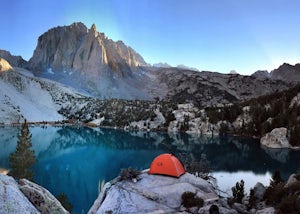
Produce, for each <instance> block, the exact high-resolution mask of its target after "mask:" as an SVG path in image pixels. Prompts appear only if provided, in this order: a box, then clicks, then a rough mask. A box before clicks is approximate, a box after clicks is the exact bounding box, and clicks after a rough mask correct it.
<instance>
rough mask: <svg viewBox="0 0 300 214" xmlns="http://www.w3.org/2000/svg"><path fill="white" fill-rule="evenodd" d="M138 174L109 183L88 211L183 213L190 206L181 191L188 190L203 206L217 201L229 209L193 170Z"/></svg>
mask: <svg viewBox="0 0 300 214" xmlns="http://www.w3.org/2000/svg"><path fill="white" fill-rule="evenodd" d="M139 178H140V179H139V180H138V181H137V182H132V181H131V180H125V181H117V182H114V183H112V182H109V183H107V184H106V185H105V186H104V189H103V190H102V191H101V193H100V194H99V196H98V198H97V200H96V201H95V203H94V205H93V206H92V207H91V209H90V210H89V212H88V213H89V214H100V213H184V212H185V211H188V210H185V208H184V207H182V200H181V195H182V193H184V192H186V191H190V192H194V193H196V195H197V196H198V197H200V198H202V199H203V200H204V206H208V205H210V204H218V206H220V210H226V211H229V209H227V208H224V209H223V208H222V207H221V205H220V204H219V203H218V200H219V199H220V198H219V197H218V196H217V194H216V192H215V190H214V188H213V186H212V185H211V184H210V183H208V182H207V181H206V180H203V179H201V178H199V177H196V176H194V175H192V174H189V173H185V174H184V175H182V176H181V177H179V178H173V177H168V176H162V175H148V173H147V172H143V173H142V174H141V175H140V177H139ZM225 213H226V212H225Z"/></svg>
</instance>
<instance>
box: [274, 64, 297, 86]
mask: <svg viewBox="0 0 300 214" xmlns="http://www.w3.org/2000/svg"><path fill="white" fill-rule="evenodd" d="M270 75H271V78H272V79H279V80H283V81H286V82H297V83H298V82H300V64H296V65H290V64H288V63H284V64H282V65H281V66H279V68H277V69H274V70H273V71H271V73H270Z"/></svg>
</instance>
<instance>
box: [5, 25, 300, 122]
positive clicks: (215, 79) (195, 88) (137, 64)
mask: <svg viewBox="0 0 300 214" xmlns="http://www.w3.org/2000/svg"><path fill="white" fill-rule="evenodd" d="M0 54H2V55H3V58H5V59H6V60H7V61H8V62H11V63H12V65H13V66H12V67H13V68H14V70H15V72H17V73H19V74H20V75H25V76H26V77H27V78H28V77H30V78H31V79H32V78H36V80H37V79H38V81H44V79H41V78H40V77H42V78H47V79H50V80H53V82H52V83H53V84H55V83H56V82H59V83H62V84H64V85H66V86H69V87H72V88H74V90H75V91H80V93H81V94H85V95H88V96H91V97H94V98H97V99H102V100H103V99H112V98H117V99H125V100H136V99H138V100H148V101H149V100H158V99H159V100H164V101H167V102H173V103H194V104H195V105H196V106H203V107H205V106H216V105H223V104H225V103H232V102H236V101H241V100H247V99H250V98H254V97H258V96H261V95H265V94H269V93H273V92H275V91H281V90H285V89H287V88H289V87H291V86H292V85H293V84H294V83H291V81H289V79H291V78H290V76H289V73H291V74H294V75H295V77H294V78H292V79H294V80H296V79H297V77H296V76H297V74H298V70H297V69H298V65H296V66H288V65H284V66H282V67H280V68H278V69H277V70H278V71H276V70H274V71H272V72H271V74H270V76H271V78H267V77H268V76H269V74H268V73H267V72H263V71H262V72H257V73H256V74H253V75H252V76H243V75H239V74H221V73H216V72H209V71H202V72H199V71H195V70H193V69H192V68H190V67H187V66H180V67H179V68H178V67H170V66H169V65H167V64H164V63H159V64H156V65H154V66H150V65H149V64H147V63H146V62H145V60H144V59H143V58H142V56H141V55H139V54H138V53H137V52H136V51H134V50H133V49H132V48H130V47H129V46H127V45H125V44H124V43H123V42H122V41H117V42H115V41H113V40H111V39H109V38H107V37H106V36H105V34H104V33H99V32H97V31H96V26H95V25H93V26H92V27H91V28H90V29H88V28H87V27H86V26H85V25H84V24H82V23H74V24H72V25H69V26H63V27H55V28H53V29H50V30H49V31H47V32H46V33H44V34H43V35H41V36H40V37H39V39H38V43H37V47H36V49H35V51H34V54H33V56H32V58H31V59H30V60H29V62H26V61H25V60H23V59H22V58H21V57H16V56H12V55H11V54H9V52H6V51H1V52H0ZM20 67H21V68H20ZM279 73H285V75H281V76H280V75H279ZM273 76H274V78H273ZM265 77H266V78H265ZM275 77H276V78H275ZM21 79H22V80H23V81H27V82H28V81H29V80H25V79H24V78H21ZM30 81H31V80H30ZM9 84H14V83H13V82H10V83H9ZM58 85H59V84H58ZM76 111H78V109H76ZM66 115H69V116H70V117H71V116H72V112H68V113H66Z"/></svg>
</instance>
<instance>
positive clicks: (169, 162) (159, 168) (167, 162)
mask: <svg viewBox="0 0 300 214" xmlns="http://www.w3.org/2000/svg"><path fill="white" fill-rule="evenodd" d="M148 173H149V174H160V175H170V176H174V177H177V178H179V177H180V176H181V175H182V174H184V173H185V170H184V168H183V166H182V164H181V163H180V161H179V160H178V159H177V158H176V157H175V156H174V155H172V154H161V155H159V156H157V157H156V158H155V159H154V160H153V161H152V163H151V167H150V170H149V172H148Z"/></svg>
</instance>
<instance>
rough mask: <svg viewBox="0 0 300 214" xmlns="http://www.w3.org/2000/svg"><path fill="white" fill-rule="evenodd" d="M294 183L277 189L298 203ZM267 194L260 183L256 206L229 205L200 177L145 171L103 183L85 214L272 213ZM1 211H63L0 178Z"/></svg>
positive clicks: (47, 197) (46, 197)
mask: <svg viewBox="0 0 300 214" xmlns="http://www.w3.org/2000/svg"><path fill="white" fill-rule="evenodd" d="M299 182H300V174H298V175H297V174H292V175H291V176H290V178H289V179H288V181H287V182H286V183H285V184H284V183H281V184H278V185H281V186H282V187H283V189H282V190H287V191H288V192H289V194H292V193H293V192H294V193H295V194H296V195H294V196H295V197H297V198H298V199H299V196H297V194H298V193H299V186H298V185H299ZM269 190H270V189H269ZM269 190H268V189H266V187H264V186H263V185H262V184H261V183H257V184H256V185H255V186H254V188H253V196H254V197H255V198H256V200H257V202H258V203H257V204H256V205H255V207H252V208H251V209H250V208H249V206H248V205H249V204H250V203H251V202H250V200H251V199H249V197H247V196H246V197H244V198H243V200H242V202H241V203H237V202H234V203H231V206H229V205H228V198H223V197H220V196H219V195H218V194H217V191H216V189H215V187H214V186H213V185H212V184H211V183H210V182H209V181H207V180H204V179H202V178H200V177H196V176H195V175H192V174H190V173H185V174H184V175H182V176H181V177H179V178H174V177H168V176H162V175H149V174H148V170H144V171H143V172H142V173H141V174H139V176H138V177H137V178H134V179H131V178H126V179H124V178H122V177H120V176H119V177H117V178H115V179H114V180H112V181H110V182H108V183H106V184H105V185H104V186H103V188H102V191H101V192H100V194H99V196H98V198H97V199H96V200H95V202H94V204H93V206H92V207H91V208H90V210H89V212H88V214H102V213H105V214H106V213H107V214H108V213H110V214H112V213H113V214H118V213H199V214H208V213H215V214H217V213H220V214H238V213H244V214H273V213H275V212H276V211H275V209H274V207H272V206H266V202H265V201H264V196H265V193H266V192H267V191H269ZM295 191H296V192H295ZM272 194H273V193H272ZM290 196H291V195H290ZM290 196H288V197H290ZM282 197H283V195H282ZM294 199H296V198H294ZM298 199H296V200H294V201H297V200H298ZM229 200H231V199H229ZM291 200H292V198H289V199H288V201H291ZM292 203H294V202H292ZM282 205H283V206H284V207H281V211H283V213H295V212H296V213H298V211H299V208H300V206H298V205H297V203H296V204H294V205H291V204H290V205H291V207H288V206H289V205H288V204H282ZM276 206H277V205H276ZM277 208H278V207H277ZM277 208H276V209H277ZM279 208H280V207H279ZM282 209H283V210H282ZM212 211H214V212H212ZM289 211H291V212H289ZM0 213H1V214H2V213H3V214H7V213H13V214H27V213H28V214H36V213H37V214H38V213H42V214H48V213H51V214H52V213H58V214H65V213H68V211H66V210H65V209H64V208H63V206H62V205H61V204H60V202H59V201H58V200H57V199H56V198H55V197H54V196H53V195H52V194H51V193H50V192H49V191H48V190H46V189H45V188H43V187H41V186H39V185H37V184H35V183H33V182H30V181H28V180H26V179H20V180H19V182H18V183H17V182H16V181H15V179H14V178H12V177H10V176H7V175H4V174H0ZM281 213H282V212H281Z"/></svg>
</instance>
